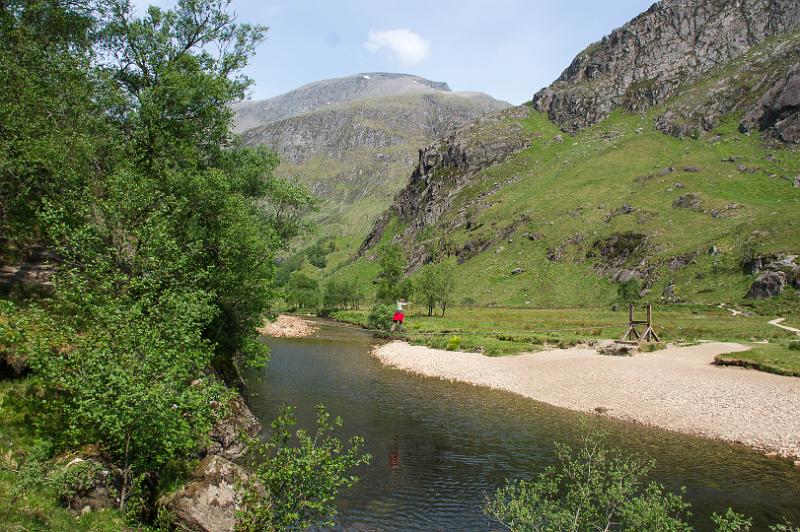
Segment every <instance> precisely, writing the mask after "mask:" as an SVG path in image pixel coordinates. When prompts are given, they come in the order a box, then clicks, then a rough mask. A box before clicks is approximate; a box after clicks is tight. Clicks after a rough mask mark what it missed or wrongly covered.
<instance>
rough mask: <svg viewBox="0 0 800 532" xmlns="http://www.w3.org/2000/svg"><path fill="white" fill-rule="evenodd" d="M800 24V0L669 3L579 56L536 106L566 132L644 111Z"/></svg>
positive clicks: (685, 0) (679, 0)
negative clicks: (615, 112)
mask: <svg viewBox="0 0 800 532" xmlns="http://www.w3.org/2000/svg"><path fill="white" fill-rule="evenodd" d="M798 27H800V3H798V2H797V1H796V0H663V1H661V2H658V3H655V4H653V6H652V7H651V8H650V9H649V10H647V11H646V12H645V13H642V14H641V15H639V16H638V17H636V18H634V19H633V20H631V21H630V22H628V23H627V24H625V25H624V26H623V27H622V28H619V29H617V30H614V31H613V32H612V33H611V34H610V35H608V36H606V37H604V38H603V39H602V40H601V41H600V42H598V43H595V44H593V45H591V46H590V47H589V48H587V49H586V50H584V51H583V52H582V53H580V54H579V55H578V56H577V57H576V58H575V59H574V60H573V62H572V64H571V65H570V66H569V67H568V68H567V69H566V70H565V71H564V72H563V73H562V74H561V76H560V77H559V78H558V80H556V81H555V82H554V83H553V84H552V85H551V86H550V87H548V88H546V89H543V90H541V91H539V92H538V93H536V95H535V96H534V98H533V103H534V106H535V107H536V109H538V110H541V111H546V112H547V113H548V115H549V116H550V118H551V119H552V120H553V121H554V122H556V123H558V124H559V125H560V126H561V127H562V128H563V129H564V130H567V131H576V130H578V129H581V128H584V127H587V126H591V125H594V124H596V123H597V122H599V121H600V120H602V119H603V118H605V117H606V116H608V114H609V113H610V112H611V111H613V110H614V109H616V108H619V107H622V108H623V109H626V110H628V111H641V110H645V109H649V108H651V107H653V106H656V105H658V104H660V103H662V102H665V101H666V100H667V99H668V98H670V97H671V96H673V95H674V94H675V93H676V91H677V90H678V89H679V87H681V86H682V85H685V84H687V83H689V82H691V81H693V80H696V79H698V78H699V77H700V76H701V75H703V74H705V73H707V72H709V71H710V70H712V69H714V68H716V67H718V66H720V65H724V64H726V63H728V62H730V61H731V60H732V59H734V58H737V57H739V56H741V55H742V54H744V53H745V52H747V51H748V50H750V49H751V48H752V47H753V46H755V45H757V44H759V43H762V42H764V41H765V40H766V39H768V38H769V37H771V36H775V35H779V34H785V33H788V32H791V31H795V30H797V29H798Z"/></svg>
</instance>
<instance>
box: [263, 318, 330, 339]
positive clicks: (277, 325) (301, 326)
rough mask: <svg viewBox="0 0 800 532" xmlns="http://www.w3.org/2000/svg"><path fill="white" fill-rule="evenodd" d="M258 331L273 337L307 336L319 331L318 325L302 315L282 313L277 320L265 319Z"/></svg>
mask: <svg viewBox="0 0 800 532" xmlns="http://www.w3.org/2000/svg"><path fill="white" fill-rule="evenodd" d="M258 332H259V333H261V334H263V335H264V336H272V337H273V338H305V337H306V336H311V335H312V334H314V333H315V332H317V327H316V326H314V324H313V323H311V322H310V321H308V320H305V319H303V318H301V317H300V316H294V315H291V314H281V315H279V316H278V318H277V319H276V320H275V321H265V322H264V324H263V325H262V326H261V327H259V328H258Z"/></svg>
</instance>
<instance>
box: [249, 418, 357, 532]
mask: <svg viewBox="0 0 800 532" xmlns="http://www.w3.org/2000/svg"><path fill="white" fill-rule="evenodd" d="M296 423H297V421H296V419H295V416H294V410H293V409H292V408H289V407H287V408H286V409H284V411H283V412H282V413H281V415H280V416H279V417H278V418H277V419H276V420H275V421H274V422H273V423H272V437H271V438H270V439H269V440H268V441H266V442H261V441H258V440H256V441H253V442H251V447H250V450H251V451H255V452H254V453H253V454H252V456H251V457H252V458H253V464H252V468H253V471H254V474H253V475H252V476H251V477H250V479H249V480H248V481H247V482H246V484H245V489H244V496H243V498H242V504H241V509H240V511H239V512H238V514H237V518H236V528H235V529H236V530H237V531H238V532H245V531H246V532H251V531H253V532H255V531H258V530H305V529H307V528H310V527H312V526H332V525H333V524H334V523H333V517H334V516H335V515H336V507H335V506H334V500H335V498H336V495H337V494H338V492H339V489H340V488H342V487H350V486H352V485H353V484H355V483H356V482H357V481H358V477H356V476H354V475H353V474H352V470H353V469H355V468H356V467H358V466H359V465H361V464H366V463H369V461H370V459H371V457H370V455H369V454H365V453H362V448H363V445H364V442H363V439H362V438H360V437H358V436H354V437H352V438H350V440H348V442H347V444H346V445H345V444H344V443H343V442H342V441H341V440H340V439H339V438H337V437H335V436H332V435H331V434H330V433H331V432H332V431H333V430H334V429H337V428H339V427H341V426H342V420H341V419H340V418H334V419H331V416H330V414H329V413H328V412H326V411H325V409H324V408H323V407H322V406H317V430H316V434H309V433H308V432H306V431H305V430H294V428H295V425H296Z"/></svg>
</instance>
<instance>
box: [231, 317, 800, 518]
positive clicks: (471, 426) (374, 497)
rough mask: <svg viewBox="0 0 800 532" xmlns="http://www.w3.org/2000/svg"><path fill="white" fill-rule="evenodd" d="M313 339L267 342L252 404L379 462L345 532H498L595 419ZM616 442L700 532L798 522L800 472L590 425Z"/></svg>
mask: <svg viewBox="0 0 800 532" xmlns="http://www.w3.org/2000/svg"><path fill="white" fill-rule="evenodd" d="M317 323H318V324H319V326H320V329H319V332H318V333H317V334H315V335H314V336H313V337H309V338H303V339H277V338H270V339H268V340H267V342H268V343H269V345H270V347H271V349H272V360H271V362H270V364H269V366H268V368H267V369H266V370H264V371H259V372H255V371H254V372H251V373H250V374H248V376H247V378H248V387H249V390H248V391H249V393H250V398H249V400H250V404H251V406H252V410H253V412H254V414H255V415H256V416H257V417H258V418H259V419H261V420H262V422H263V423H264V425H265V427H268V426H269V422H270V421H271V420H272V419H274V417H275V415H276V414H277V412H278V410H279V409H280V408H281V405H282V404H283V403H286V404H289V405H295V406H297V416H298V420H299V421H300V424H301V425H302V426H304V427H307V428H309V429H311V428H313V426H314V419H315V412H314V405H316V404H324V405H325V406H326V407H327V408H328V410H329V411H330V412H331V413H332V414H334V415H339V416H341V417H342V418H343V419H344V428H343V432H342V433H341V434H342V435H343V436H345V437H346V436H349V435H353V434H360V435H362V436H364V438H365V441H366V450H367V451H368V452H369V453H370V454H372V456H373V459H372V463H371V464H370V465H369V466H364V467H363V468H361V469H360V471H359V476H360V477H361V481H360V482H359V483H358V484H357V485H356V486H354V487H353V488H350V489H348V490H345V491H344V492H343V493H342V495H341V497H340V498H339V500H338V508H339V515H338V517H337V523H338V524H339V527H340V528H341V529H347V530H497V529H499V526H497V525H496V524H493V523H492V522H491V521H490V520H489V519H488V518H486V517H485V516H484V515H483V514H482V512H481V505H482V503H483V501H484V500H485V498H486V496H487V495H489V494H491V493H492V492H493V491H494V490H495V489H496V488H497V487H498V486H501V485H502V484H503V482H504V480H505V479H506V478H511V477H513V478H521V477H524V478H530V477H532V476H533V475H535V474H536V473H538V472H540V471H541V470H542V469H543V468H544V467H546V466H548V465H550V464H552V463H553V462H554V445H553V444H554V442H556V441H558V442H565V443H575V442H576V441H577V438H578V435H579V429H578V427H579V425H580V424H581V420H585V419H587V418H589V417H587V416H585V415H582V414H577V413H574V412H570V411H566V410H563V409H559V408H555V407H551V406H549V405H545V404H542V403H538V402H536V401H532V400H529V399H525V398H522V397H519V396H516V395H513V394H510V393H506V392H501V391H495V390H488V389H484V388H479V387H475V386H471V385H468V384H462V383H452V382H446V381H442V380H438V379H431V378H425V377H419V376H416V375H411V374H407V373H404V372H401V371H399V370H395V369H391V368H387V367H385V366H383V365H381V364H380V363H379V362H378V361H377V360H375V359H374V358H373V357H371V356H370V354H369V353H370V348H371V346H372V345H374V344H375V343H376V342H377V340H375V339H373V338H372V337H371V336H370V335H369V334H368V333H366V332H364V331H361V330H358V329H354V328H348V327H343V326H341V325H338V324H333V323H331V322H325V321H321V320H320V321H318V322H317ZM589 419H590V423H594V424H600V426H602V428H603V429H604V430H605V431H607V433H608V438H609V441H610V442H611V443H612V444H613V445H615V446H618V447H620V448H621V449H623V450H625V451H626V452H630V453H632V454H636V455H638V456H642V457H646V458H653V459H655V460H656V468H655V470H654V471H653V479H654V480H657V481H658V482H661V483H663V484H664V485H665V486H666V487H667V488H668V489H671V490H677V489H679V488H680V487H681V486H686V487H687V491H686V497H687V499H688V500H689V501H690V502H691V503H692V505H693V510H692V511H693V514H694V515H693V517H692V522H693V524H694V526H695V527H696V528H697V529H698V530H712V529H713V528H712V527H711V523H710V520H709V516H710V515H711V513H712V512H714V511H716V512H722V511H724V510H725V508H727V507H728V506H733V507H734V508H736V509H737V510H738V511H739V512H743V513H746V514H748V515H750V516H752V517H753V518H754V519H755V523H754V524H755V526H754V530H763V529H766V525H767V524H771V523H776V522H781V520H782V517H787V518H789V519H791V520H792V521H793V522H794V523H800V469H797V468H795V467H794V466H793V465H792V464H791V463H790V462H788V461H786V460H780V459H770V458H766V457H764V456H762V455H760V454H759V453H757V452H754V451H752V450H749V449H747V448H744V447H742V446H736V445H730V444H725V443H721V442H716V441H711V440H705V439H701V438H695V437H689V436H684V435H680V434H674V433H671V432H667V431H662V430H658V429H652V428H646V427H641V426H638V425H632V424H630V423H624V422H618V421H614V420H610V419H606V418H602V419H600V418H595V417H591V418H589Z"/></svg>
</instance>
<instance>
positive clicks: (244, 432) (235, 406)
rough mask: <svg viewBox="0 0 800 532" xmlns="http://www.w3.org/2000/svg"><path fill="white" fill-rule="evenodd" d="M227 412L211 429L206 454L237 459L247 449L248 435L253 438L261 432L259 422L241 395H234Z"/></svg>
mask: <svg viewBox="0 0 800 532" xmlns="http://www.w3.org/2000/svg"><path fill="white" fill-rule="evenodd" d="M228 407H229V409H230V412H229V414H228V415H227V416H226V417H225V418H223V419H221V420H219V421H217V422H216V423H215V424H214V427H213V428H212V430H211V443H210V444H209V446H208V449H207V452H208V454H215V455H218V456H221V457H223V458H225V459H227V460H231V461H238V460H240V459H241V458H243V457H244V454H245V452H246V451H247V442H246V441H245V440H246V439H247V438H248V437H249V438H255V437H256V436H258V434H259V433H260V432H261V423H259V421H258V419H256V417H255V416H254V415H253V413H252V412H251V411H250V409H249V408H247V405H246V404H245V403H244V400H243V399H242V398H241V396H238V395H237V396H236V398H235V399H233V400H232V401H231V402H230V403H229V405H228Z"/></svg>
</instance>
